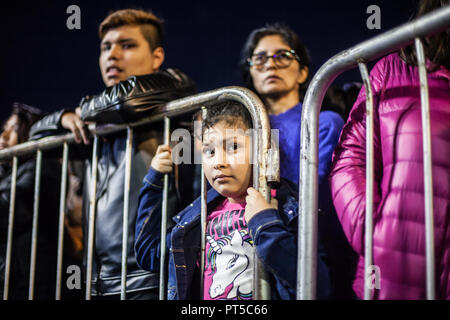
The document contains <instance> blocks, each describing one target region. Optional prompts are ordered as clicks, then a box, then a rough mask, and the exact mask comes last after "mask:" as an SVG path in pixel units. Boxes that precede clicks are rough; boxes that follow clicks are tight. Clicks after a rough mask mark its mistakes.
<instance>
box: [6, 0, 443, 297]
mask: <svg viewBox="0 0 450 320" xmlns="http://www.w3.org/2000/svg"><path fill="white" fill-rule="evenodd" d="M449 3H450V2H449V1H448V0H424V1H422V2H421V3H420V7H419V8H418V11H417V14H416V16H417V17H419V16H421V15H424V14H426V13H428V12H430V11H432V10H434V9H436V8H439V7H443V6H445V5H448V4H449ZM99 36H100V58H99V66H100V71H101V74H102V79H103V82H104V84H105V90H104V91H103V92H101V93H99V94H97V95H93V96H87V97H84V98H83V99H82V100H81V102H80V105H79V106H77V107H76V108H73V109H70V108H69V109H63V110H59V111H57V112H54V113H51V114H45V113H44V112H43V111H41V110H39V109H37V108H34V107H30V106H27V105H24V104H19V103H17V104H14V105H13V109H12V113H11V116H10V117H9V118H8V119H7V120H6V121H5V122H4V127H3V132H2V134H1V135H0V149H5V148H9V147H12V146H14V145H17V144H20V143H22V142H25V141H27V140H37V139H40V138H43V137H47V136H53V135H58V134H63V133H67V132H72V133H73V134H74V136H75V142H76V144H74V145H72V146H71V149H70V168H69V169H70V170H69V177H70V179H69V182H68V187H69V188H68V190H69V192H68V197H67V204H68V205H67V206H66V208H67V212H66V222H65V233H66V235H67V236H66V238H65V244H66V246H65V248H66V250H65V252H64V261H65V265H70V264H77V265H80V266H82V270H83V278H84V280H86V279H85V275H86V269H87V238H88V237H87V234H88V228H89V215H90V214H91V212H90V200H91V194H90V193H91V192H92V188H91V186H92V181H91V175H92V160H91V159H92V135H91V132H89V129H88V126H87V124H88V123H90V122H95V123H96V124H97V125H101V124H104V123H126V122H131V121H136V120H138V119H140V118H142V117H145V116H148V115H150V114H152V112H154V110H157V109H155V108H153V106H156V105H160V104H164V103H167V102H169V101H172V100H174V99H178V98H182V97H186V96H189V95H192V94H194V93H196V91H197V89H196V86H195V83H194V81H193V80H192V79H190V78H189V77H188V75H186V74H184V73H183V72H182V71H180V70H178V69H171V68H167V69H163V68H162V65H163V63H164V58H165V51H164V39H163V24H162V22H161V20H160V19H159V18H158V17H156V16H155V15H154V14H153V13H151V12H147V11H142V10H135V9H124V10H119V11H115V12H113V13H111V14H110V15H108V16H107V17H106V18H105V20H104V21H103V22H102V23H101V24H100V26H99ZM449 40H450V32H449V30H447V31H444V32H442V33H439V34H437V35H435V36H433V37H430V38H426V39H425V41H424V45H425V49H426V55H427V57H428V60H427V70H428V85H429V88H430V90H429V92H430V119H431V140H432V159H433V181H434V186H433V196H434V197H433V199H434V200H433V201H434V219H435V222H434V230H435V239H434V241H435V272H436V279H435V284H436V296H437V298H438V299H449V298H450V246H449V243H450V227H449V223H448V222H449V219H450V187H449V181H450V71H449V70H450V52H449V50H450V41H449ZM240 70H241V73H242V78H243V81H244V83H245V85H246V86H247V87H248V88H249V89H251V90H252V91H254V92H255V93H256V94H257V95H258V96H259V98H260V99H261V100H262V102H263V104H264V106H265V108H266V111H267V113H268V116H269V122H270V126H271V128H272V129H276V130H278V135H279V142H278V146H279V153H280V176H281V181H280V184H279V186H278V187H277V189H273V190H271V200H270V201H268V200H266V198H265V197H264V196H263V195H262V194H261V193H260V192H259V191H258V190H256V189H255V188H253V176H252V172H253V170H252V166H253V164H252V162H251V160H250V158H251V148H250V147H249V146H251V140H252V136H251V135H250V134H248V130H249V129H251V128H252V126H253V124H252V120H251V117H250V114H249V112H248V111H247V110H246V108H245V107H244V106H243V105H242V104H241V103H239V102H234V101H221V102H217V103H216V104H214V105H212V106H210V107H208V108H206V111H200V112H197V113H195V114H188V115H184V116H178V117H176V118H174V119H173V120H172V124H171V126H172V129H174V128H184V129H187V130H192V128H193V120H194V119H195V120H200V121H201V124H202V130H201V133H200V135H199V136H195V135H194V136H193V138H192V139H193V140H192V141H191V142H192V144H193V145H195V146H198V148H199V151H200V153H201V162H202V164H201V165H202V167H203V171H204V174H205V177H206V179H207V182H208V192H207V225H206V239H204V240H205V243H206V248H205V251H204V252H202V251H201V246H200V242H201V239H200V235H201V230H200V228H201V224H200V206H201V199H200V198H199V187H198V186H199V185H198V183H197V182H198V181H199V179H200V178H201V177H200V172H199V170H198V168H199V166H196V165H189V164H177V163H174V161H173V156H174V155H173V154H172V151H173V150H172V148H171V146H170V145H166V144H164V143H163V127H162V125H161V124H147V125H144V126H141V127H139V128H136V129H135V134H134V136H133V140H132V145H133V149H132V164H133V165H132V166H131V178H130V193H129V194H130V199H129V208H128V209H129V219H128V229H129V234H128V241H127V249H128V251H127V274H126V298H127V299H135V300H155V299H158V296H159V272H160V258H161V256H162V252H161V250H162V248H161V206H162V189H163V177H164V176H165V175H168V176H169V201H168V203H169V206H168V216H169V217H170V219H169V221H168V223H167V239H166V243H167V256H168V261H167V265H166V268H167V270H166V272H165V274H166V275H167V279H166V280H167V293H166V295H167V298H168V299H181V300H185V299H205V300H249V299H252V298H253V297H254V289H253V286H252V281H253V280H252V279H253V270H254V267H255V261H254V255H253V250H256V254H257V257H258V259H259V260H260V261H261V262H262V264H263V266H264V268H265V270H266V271H267V274H268V279H269V283H270V286H271V297H272V299H295V297H296V283H297V253H298V248H297V243H298V234H297V230H298V228H297V226H298V183H299V170H300V168H299V154H300V131H301V130H300V125H301V121H300V120H301V112H302V102H303V98H304V95H305V92H306V90H307V88H308V85H309V80H310V78H311V71H310V57H309V53H308V50H307V48H306V47H305V46H304V45H303V43H302V42H301V40H300V38H299V36H298V35H297V34H296V33H295V32H294V31H293V30H291V29H290V28H289V27H288V26H286V25H283V24H268V25H266V26H264V27H261V28H258V29H255V30H254V31H252V32H251V33H250V35H249V36H248V38H247V41H246V42H245V44H244V46H243V49H242V52H241V63H240ZM370 78H371V81H372V85H373V90H374V100H375V104H374V105H375V112H374V118H375V123H374V150H375V156H374V168H375V172H374V176H375V181H374V190H375V194H374V235H373V239H374V242H373V244H374V255H373V264H374V265H377V266H379V268H380V271H381V272H380V279H379V280H380V286H379V287H377V288H374V289H373V291H372V295H373V298H374V299H425V297H426V283H425V278H426V276H425V275H426V270H425V234H424V232H425V231H424V230H425V229H424V224H425V219H424V182H423V170H422V168H423V153H422V138H421V137H422V133H421V131H422V128H421V125H420V119H421V118H420V117H421V115H420V112H421V111H420V108H421V103H420V90H419V88H420V83H419V76H418V67H417V63H416V58H415V53H414V50H413V49H412V48H411V47H407V48H404V49H402V50H400V51H398V52H394V53H391V54H389V55H387V56H385V57H383V58H381V60H379V61H378V62H377V63H376V65H375V66H374V68H373V69H372V71H371V73H370ZM358 92H359V93H358ZM365 101H366V96H365V89H364V87H362V85H361V84H359V83H352V84H348V85H346V86H344V87H343V88H339V87H331V88H330V89H329V90H328V91H327V93H326V95H325V98H324V102H323V106H322V109H321V112H320V116H319V142H318V143H319V148H318V155H319V162H318V174H319V212H318V213H317V214H318V217H319V230H318V255H317V288H316V292H317V298H318V299H363V298H364V284H365V283H366V278H365V274H364V221H365V201H366V200H365V199H366V191H365V190H366V189H365V188H366V181H365V166H366V158H365V155H366V154H365V136H366V123H365V112H366V110H365ZM231 129H232V130H231ZM236 129H237V130H236ZM126 139H127V137H126V133H124V132H120V133H114V134H110V135H107V136H103V137H101V138H99V140H98V148H97V149H98V153H97V156H98V166H97V168H98V173H97V181H96V183H97V190H96V198H95V201H96V216H95V241H94V249H93V256H92V257H93V265H92V286H91V292H90V295H91V296H92V298H93V299H99V300H101V299H107V300H118V299H120V294H121V283H122V279H121V270H122V269H121V268H122V232H123V228H122V224H123V207H124V203H125V199H124V191H123V190H124V185H125V178H124V177H125V170H126V169H125V162H126V156H125V149H126ZM194 140H195V141H194ZM60 167H61V162H60V153H58V152H54V151H52V152H49V153H45V152H44V159H43V170H42V181H45V188H42V189H41V193H40V204H41V207H40V208H39V211H40V213H39V233H38V235H39V236H38V245H37V247H38V253H37V261H38V264H37V267H36V274H37V275H38V276H37V277H36V279H37V282H36V284H35V289H34V290H35V298H36V299H53V298H54V293H55V281H54V279H55V273H56V253H57V241H58V240H57V236H58V233H57V225H58V222H59V221H58V216H59V203H58V201H55V199H59V192H60V191H59V189H60V178H61V177H60V174H61V169H60ZM0 169H1V171H0V173H1V174H0V179H1V181H0V205H1V208H2V209H1V215H0V216H1V218H0V219H1V220H0V221H1V225H0V237H1V238H0V250H1V252H0V267H1V268H0V273H1V274H0V280H1V283H0V285H1V288H0V290H1V291H2V292H3V286H4V282H5V278H4V276H5V262H6V260H5V259H6V258H5V254H6V244H7V243H6V238H7V233H8V223H9V221H8V217H9V215H8V213H9V202H10V189H11V161H10V160H7V161H4V162H2V164H1V167H0ZM35 170H36V163H35V157H34V155H30V156H27V157H21V158H20V159H19V164H18V172H17V186H16V188H17V201H16V209H15V210H16V216H15V220H14V229H13V230H14V233H13V242H12V243H13V249H12V252H13V254H12V268H11V274H10V275H9V280H10V285H9V297H8V298H9V299H27V297H28V294H29V272H30V270H29V269H30V263H29V262H30V248H31V232H32V223H31V222H32V218H33V201H34V181H35V180H34V179H35ZM201 254H204V257H202V259H200V255H201ZM203 260H204V265H202V264H201V261H203ZM201 284H203V287H201ZM82 290H83V289H81V290H79V292H77V293H74V292H73V291H72V290H64V292H63V298H67V299H82V298H83V297H84V294H82V293H81V292H82Z"/></svg>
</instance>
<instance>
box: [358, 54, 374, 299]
mask: <svg viewBox="0 0 450 320" xmlns="http://www.w3.org/2000/svg"><path fill="white" fill-rule="evenodd" d="M358 66H359V70H360V73H361V78H362V79H363V82H364V88H365V90H366V216H365V234H364V246H365V248H364V272H365V273H364V280H365V282H364V283H365V286H364V299H365V300H371V298H372V296H371V293H372V292H371V287H370V286H368V285H367V283H368V281H370V278H371V276H372V274H371V272H370V270H371V268H370V267H371V266H372V259H373V252H372V251H373V161H374V158H373V157H374V154H373V152H374V151H373V92H372V84H371V83H370V77H369V72H368V71H367V66H366V65H365V64H364V63H363V62H359V63H358Z"/></svg>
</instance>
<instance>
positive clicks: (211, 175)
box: [202, 121, 252, 203]
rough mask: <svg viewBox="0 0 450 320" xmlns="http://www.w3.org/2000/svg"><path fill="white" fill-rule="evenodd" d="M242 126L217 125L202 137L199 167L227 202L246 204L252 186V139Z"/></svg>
mask: <svg viewBox="0 0 450 320" xmlns="http://www.w3.org/2000/svg"><path fill="white" fill-rule="evenodd" d="M246 130H247V129H246V128H245V129H244V125H240V126H239V125H238V126H232V127H230V126H229V125H228V124H227V123H226V122H224V121H221V122H218V123H216V124H215V125H214V126H213V127H212V128H209V129H207V130H206V131H205V132H204V134H203V144H202V165H203V169H204V171H205V176H206V178H207V179H208V182H209V183H210V184H211V186H212V187H213V188H214V189H215V190H216V191H217V192H219V193H220V194H221V195H222V196H224V197H227V198H228V200H229V201H230V202H239V203H243V202H245V197H246V195H247V188H248V187H249V186H250V185H251V177H252V166H251V164H250V159H251V158H250V151H251V138H250V136H249V135H246V134H245V131H246Z"/></svg>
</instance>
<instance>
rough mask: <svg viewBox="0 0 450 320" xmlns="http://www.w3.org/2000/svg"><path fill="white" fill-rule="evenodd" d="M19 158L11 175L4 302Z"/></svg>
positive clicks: (4, 290) (6, 298) (7, 282)
mask: <svg viewBox="0 0 450 320" xmlns="http://www.w3.org/2000/svg"><path fill="white" fill-rule="evenodd" d="M17 162H18V160H17V156H14V157H13V165H12V173H11V193H10V197H9V218H8V238H7V240H6V241H7V242H6V258H5V283H4V287H3V300H8V295H9V277H10V270H11V252H12V242H13V227H14V216H15V206H16V186H17Z"/></svg>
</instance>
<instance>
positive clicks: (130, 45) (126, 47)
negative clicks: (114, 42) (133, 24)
mask: <svg viewBox="0 0 450 320" xmlns="http://www.w3.org/2000/svg"><path fill="white" fill-rule="evenodd" d="M133 47H136V45H135V44H134V43H124V44H123V45H122V48H124V49H130V48H133Z"/></svg>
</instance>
